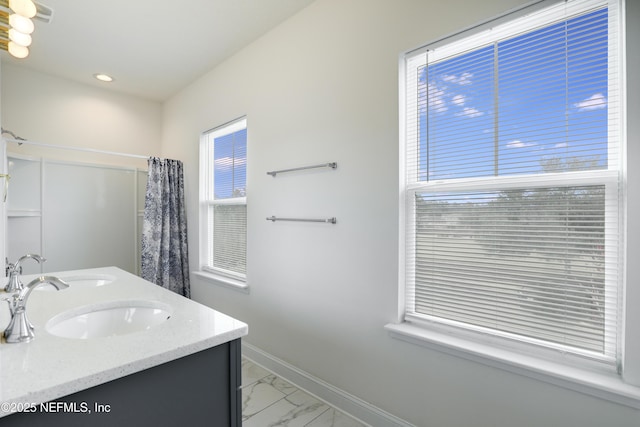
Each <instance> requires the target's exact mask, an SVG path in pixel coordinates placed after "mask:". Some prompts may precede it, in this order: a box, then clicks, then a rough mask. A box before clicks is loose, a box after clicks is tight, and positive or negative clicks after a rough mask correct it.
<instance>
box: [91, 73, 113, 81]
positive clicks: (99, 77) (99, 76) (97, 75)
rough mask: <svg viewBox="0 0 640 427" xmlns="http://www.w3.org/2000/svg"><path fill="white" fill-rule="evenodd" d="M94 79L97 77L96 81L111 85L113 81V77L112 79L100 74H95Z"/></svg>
mask: <svg viewBox="0 0 640 427" xmlns="http://www.w3.org/2000/svg"><path fill="white" fill-rule="evenodd" d="M93 77H95V78H96V79H98V80H100V81H101V82H107V83H110V82H112V81H113V77H111V76H110V75H108V74H102V73H98V74H94V75H93Z"/></svg>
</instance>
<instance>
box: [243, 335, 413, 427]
mask: <svg viewBox="0 0 640 427" xmlns="http://www.w3.org/2000/svg"><path fill="white" fill-rule="evenodd" d="M242 354H243V356H246V357H247V359H250V360H251V361H253V362H255V363H257V364H258V365H261V366H263V367H264V368H266V369H268V370H269V371H271V372H273V373H274V374H276V375H278V376H280V377H282V378H284V379H285V380H287V381H289V382H291V383H292V384H294V385H295V386H296V387H298V388H300V389H302V390H304V391H306V392H307V393H309V394H312V395H314V396H315V397H317V398H319V399H320V400H322V401H324V402H326V403H328V404H330V405H331V406H335V407H336V408H338V409H339V410H341V411H343V412H345V413H346V414H349V415H351V416H352V417H354V418H356V419H357V420H359V421H360V422H362V423H364V424H368V425H370V426H375V427H415V426H414V425H413V424H410V423H408V422H406V421H404V420H403V419H401V418H398V417H396V416H395V415H392V414H390V413H388V412H386V411H383V410H382V409H380V408H378V407H376V406H374V405H372V404H370V403H367V402H365V401H364V400H362V399H360V398H358V397H356V396H354V395H352V394H349V393H347V392H346V391H344V390H341V389H339V388H337V387H334V386H333V385H331V384H329V383H327V382H326V381H323V380H321V379H320V378H316V377H314V376H313V375H311V374H309V373H307V372H305V371H303V370H301V369H298V368H296V367H295V366H293V365H290V364H288V363H287V362H285V361H283V360H280V359H278V358H277V357H275V356H272V355H271V354H269V353H266V352H265V351H262V350H260V349H259V348H257V347H255V346H253V345H251V344H248V343H247V342H244V341H243V342H242Z"/></svg>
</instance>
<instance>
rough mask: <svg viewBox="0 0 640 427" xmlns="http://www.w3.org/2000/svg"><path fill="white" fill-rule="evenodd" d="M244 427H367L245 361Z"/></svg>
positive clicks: (243, 387)
mask: <svg viewBox="0 0 640 427" xmlns="http://www.w3.org/2000/svg"><path fill="white" fill-rule="evenodd" d="M242 425H243V427H365V424H362V423H360V422H358V421H356V420H355V419H353V418H351V417H350V416H348V415H346V414H345V413H343V412H340V411H339V410H337V409H336V408H334V407H332V406H330V405H328V404H326V403H324V402H322V401H321V400H318V399H316V398H315V397H313V396H311V395H310V394H308V393H305V392H304V391H303V390H300V389H298V388H297V387H296V386H295V385H293V384H290V383H288V382H287V381H285V380H283V379H282V378H279V377H277V376H276V375H274V374H273V373H272V372H270V371H268V370H266V369H264V368H263V367H261V366H259V365H257V364H255V363H253V362H252V361H250V360H249V359H247V358H245V357H243V358H242Z"/></svg>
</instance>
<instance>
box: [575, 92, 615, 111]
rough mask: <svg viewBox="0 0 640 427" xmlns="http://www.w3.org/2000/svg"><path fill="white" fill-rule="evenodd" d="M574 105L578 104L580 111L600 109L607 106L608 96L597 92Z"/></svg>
mask: <svg viewBox="0 0 640 427" xmlns="http://www.w3.org/2000/svg"><path fill="white" fill-rule="evenodd" d="M573 105H574V106H576V107H577V108H578V109H579V110H580V111H590V110H598V109H600V108H605V107H606V106H607V98H605V97H604V95H603V94H601V93H596V94H594V95H591V96H590V97H589V98H587V99H585V100H584V101H581V102H576V103H575V104H573Z"/></svg>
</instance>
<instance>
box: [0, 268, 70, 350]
mask: <svg viewBox="0 0 640 427" xmlns="http://www.w3.org/2000/svg"><path fill="white" fill-rule="evenodd" d="M44 284H50V285H53V287H55V288H56V290H58V291H59V290H61V289H66V288H68V287H69V285H68V284H67V283H66V282H65V281H64V280H61V279H58V278H57V277H54V276H40V277H38V278H36V279H33V280H32V281H31V282H29V284H28V285H26V286H25V287H24V288H23V289H22V290H21V291H20V292H19V293H18V294H13V296H12V299H10V300H6V301H7V302H8V303H9V310H10V312H11V321H10V322H9V326H7V328H6V329H5V330H4V334H3V335H4V338H5V340H6V341H7V343H10V344H14V343H21V342H29V341H31V340H32V339H33V337H34V336H35V334H34V333H33V331H34V327H33V325H32V324H31V322H29V318H28V317H27V300H28V299H29V295H31V292H32V291H33V290H34V289H35V288H37V287H38V286H40V285H44Z"/></svg>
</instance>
